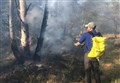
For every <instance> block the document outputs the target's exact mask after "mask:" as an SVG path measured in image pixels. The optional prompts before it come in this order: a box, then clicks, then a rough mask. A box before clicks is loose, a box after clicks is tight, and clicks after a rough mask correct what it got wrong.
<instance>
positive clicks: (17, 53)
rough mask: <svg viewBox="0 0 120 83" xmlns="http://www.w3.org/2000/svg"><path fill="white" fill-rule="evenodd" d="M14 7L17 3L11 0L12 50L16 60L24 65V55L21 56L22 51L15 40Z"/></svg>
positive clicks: (10, 29) (10, 27)
mask: <svg viewBox="0 0 120 83" xmlns="http://www.w3.org/2000/svg"><path fill="white" fill-rule="evenodd" d="M14 6H15V1H14V0H9V32H10V39H11V49H12V51H13V55H14V56H15V58H16V60H17V61H18V62H20V63H23V62H24V61H23V58H22V54H20V51H19V49H18V47H17V42H16V40H15V30H14V22H15V21H14V20H15V19H14V14H15V13H14V12H15V11H14V10H13V9H14Z"/></svg>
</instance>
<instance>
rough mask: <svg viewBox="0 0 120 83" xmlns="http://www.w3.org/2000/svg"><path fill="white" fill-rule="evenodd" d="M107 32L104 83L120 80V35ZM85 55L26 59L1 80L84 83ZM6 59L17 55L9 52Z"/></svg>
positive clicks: (102, 62)
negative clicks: (40, 59) (36, 60)
mask: <svg viewBox="0 0 120 83" xmlns="http://www.w3.org/2000/svg"><path fill="white" fill-rule="evenodd" d="M105 36H107V37H108V39H107V41H106V52H105V54H104V56H102V57H101V58H100V69H101V70H102V74H101V78H102V83H120V35H117V38H115V37H114V34H107V35H105ZM77 50H79V48H78V49H77ZM81 55H82V54H81ZM80 59H81V60H80ZM82 59H83V57H82V56H80V55H79V54H76V55H74V54H73V55H66V56H64V57H61V56H60V55H48V56H47V57H45V58H44V59H43V60H42V61H41V63H39V62H37V63H33V62H31V61H26V62H25V63H24V65H14V67H11V69H10V70H8V71H5V72H1V73H0V81H1V82H2V83H84V69H83V60H82ZM4 60H6V61H8V62H9V61H10V62H11V61H12V60H14V57H10V56H9V57H7V58H6V59H4ZM0 63H1V64H3V63H2V62H0ZM4 64H6V63H4ZM7 64H8V63H7ZM2 66H3V65H2ZM9 68H10V67H9ZM93 81H94V80H93Z"/></svg>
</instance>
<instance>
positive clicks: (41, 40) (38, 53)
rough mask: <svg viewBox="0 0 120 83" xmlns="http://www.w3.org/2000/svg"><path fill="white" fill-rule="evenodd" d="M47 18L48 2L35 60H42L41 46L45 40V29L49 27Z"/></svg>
mask: <svg viewBox="0 0 120 83" xmlns="http://www.w3.org/2000/svg"><path fill="white" fill-rule="evenodd" d="M47 19H48V6H47V2H46V4H45V10H44V16H43V21H42V26H41V30H40V36H39V38H38V41H37V46H36V50H35V54H34V56H33V59H34V60H40V55H41V48H42V45H43V41H44V33H45V30H46V27H47Z"/></svg>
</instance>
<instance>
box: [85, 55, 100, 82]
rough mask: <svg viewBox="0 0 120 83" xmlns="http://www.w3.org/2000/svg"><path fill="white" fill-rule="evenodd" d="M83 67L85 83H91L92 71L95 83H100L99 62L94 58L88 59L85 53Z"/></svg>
mask: <svg viewBox="0 0 120 83" xmlns="http://www.w3.org/2000/svg"><path fill="white" fill-rule="evenodd" d="M84 67H85V83H91V71H93V75H94V78H95V81H96V83H101V80H100V70H99V62H98V60H97V59H96V58H88V53H85V55H84Z"/></svg>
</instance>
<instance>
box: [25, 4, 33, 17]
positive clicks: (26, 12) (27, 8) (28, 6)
mask: <svg viewBox="0 0 120 83" xmlns="http://www.w3.org/2000/svg"><path fill="white" fill-rule="evenodd" d="M31 5H32V3H30V4H29V6H28V7H27V9H26V11H25V16H26V15H27V12H28V10H29V8H30V6H31Z"/></svg>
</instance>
